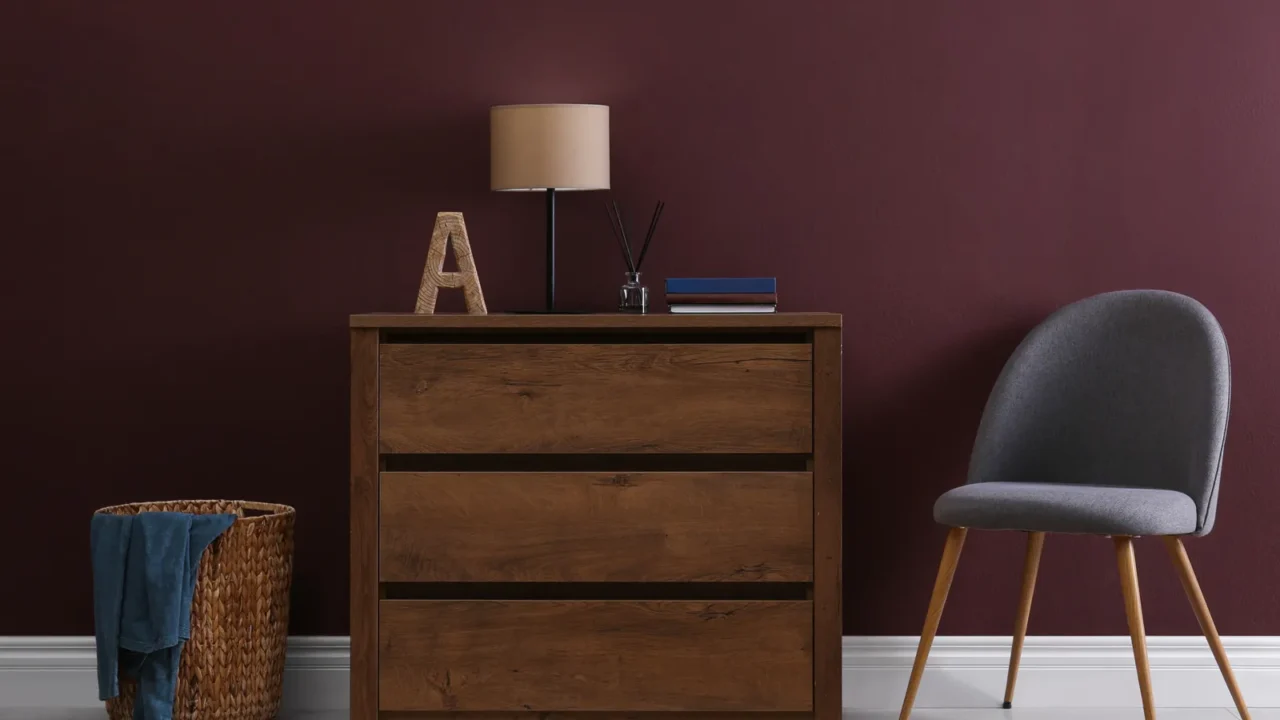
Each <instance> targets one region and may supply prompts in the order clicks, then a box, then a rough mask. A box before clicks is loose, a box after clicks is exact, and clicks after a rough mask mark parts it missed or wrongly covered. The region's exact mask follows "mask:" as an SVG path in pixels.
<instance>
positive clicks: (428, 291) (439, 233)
mask: <svg viewBox="0 0 1280 720" xmlns="http://www.w3.org/2000/svg"><path fill="white" fill-rule="evenodd" d="M450 242H452V243H453V255H454V257H456V258H457V259H458V272H444V254H445V250H446V248H447V247H448V245H449V243H450ZM442 287H446V288H456V287H460V288H462V294H463V297H464V298H465V299H466V302H467V313H468V314H471V315H487V314H489V311H488V309H486V308H485V306H484V294H483V293H481V292H480V276H479V275H478V274H476V261H475V258H473V257H471V241H469V240H468V239H467V225H466V223H464V222H463V221H462V213H460V212H442V213H437V214H436V227H435V230H433V231H432V232H431V248H430V249H429V250H427V266H426V267H425V268H423V270H422V285H421V286H420V287H419V288H418V305H417V307H415V308H414V309H413V311H414V312H415V313H421V314H427V315H430V314H431V313H434V312H435V311H436V295H437V294H438V293H439V292H440V288H442Z"/></svg>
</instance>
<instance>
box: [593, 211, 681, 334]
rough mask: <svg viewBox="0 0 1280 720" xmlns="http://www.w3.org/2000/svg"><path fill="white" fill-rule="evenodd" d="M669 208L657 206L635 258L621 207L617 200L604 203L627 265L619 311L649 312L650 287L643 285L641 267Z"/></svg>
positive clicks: (619, 295) (619, 300)
mask: <svg viewBox="0 0 1280 720" xmlns="http://www.w3.org/2000/svg"><path fill="white" fill-rule="evenodd" d="M666 206H667V204H666V203H665V202H663V201H661V200H659V201H658V204H657V205H655V206H654V208H653V217H651V218H650V219H649V231H648V232H647V233H645V236H644V244H643V245H641V246H640V255H639V257H636V256H635V255H634V254H633V253H632V252H631V240H630V239H629V238H628V237H627V223H626V221H625V220H623V218H622V208H620V207H618V201H617V200H614V201H613V204H612V207H610V205H609V204H608V203H606V204H605V212H607V213H608V214H609V227H610V229H612V230H613V236H614V238H615V239H616V240H617V241H618V247H620V248H621V249H622V260H623V262H625V263H626V264H627V272H626V275H625V279H626V281H625V282H624V283H623V284H622V289H621V290H619V291H618V310H619V312H635V313H646V312H649V288H647V287H645V286H644V284H643V283H641V282H640V267H641V266H642V265H644V258H645V256H646V255H648V254H649V244H650V243H652V242H653V234H654V233H655V232H656V231H657V230H658V221H659V220H661V219H662V210H663V209H664V208H666Z"/></svg>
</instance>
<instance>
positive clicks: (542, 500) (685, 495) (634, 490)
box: [379, 472, 813, 582]
mask: <svg viewBox="0 0 1280 720" xmlns="http://www.w3.org/2000/svg"><path fill="white" fill-rule="evenodd" d="M381 482H382V490H381V493H380V501H379V504H380V506H381V517H380V523H379V527H380V534H381V539H380V543H379V547H380V558H381V559H380V563H379V567H380V572H381V579H382V581H383V582H657V581H691V582H718V581H732V582H750V581H778V582H808V581H810V580H812V579H813V481H812V476H811V475H810V474H809V473H804V472H775V473H770V472H763V473H712V472H702V473H383V474H382V480H381Z"/></svg>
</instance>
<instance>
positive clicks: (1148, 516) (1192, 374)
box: [934, 290, 1231, 535]
mask: <svg viewBox="0 0 1280 720" xmlns="http://www.w3.org/2000/svg"><path fill="white" fill-rule="evenodd" d="M1230 383H1231V380H1230V369H1229V362H1228V358H1227V344H1226V339H1225V338H1224V337H1223V334H1222V329H1221V328H1220V327H1219V326H1218V322H1217V321H1216V320H1215V319H1214V317H1213V315H1211V314H1210V313H1209V311H1208V310H1207V309H1205V307H1204V306H1203V305H1201V304H1200V303H1198V302H1196V301H1195V300H1193V299H1191V298H1189V297H1186V296H1184V295H1179V294H1177V293H1171V292H1164V291H1159V290H1129V291H1123V292H1113V293H1106V294H1104V295H1097V296H1094V297H1091V298H1087V299H1085V300H1081V301H1079V302H1076V303H1073V304H1071V305H1068V306H1067V307H1065V308H1062V309H1061V310H1059V311H1058V312H1056V313H1054V314H1053V315H1051V316H1050V317H1049V318H1048V319H1046V320H1045V321H1044V322H1043V323H1041V324H1040V325H1039V326H1038V327H1036V328H1035V329H1034V330H1032V332H1031V334H1030V335H1028V336H1027V338H1026V339H1025V340H1023V341H1022V344H1020V345H1019V346H1018V348H1017V350H1015V351H1014V353H1013V356H1012V357H1011V358H1010V359H1009V361H1008V363H1007V364H1006V365H1005V367H1004V371H1003V372H1001V373H1000V377H999V379H998V380H997V381H996V385H995V388H994V389H993V390H992V392H991V397H990V399H989V400H988V401H987V407H986V410H985V411H984V413H983V416H982V423H981V425H980V426H979V429H978V438H977V442H976V443H975V445H974V450H973V456H972V459H971V461H970V465H969V479H968V483H969V484H967V485H964V486H962V487H960V488H957V489H955V490H952V491H951V492H948V493H946V494H945V495H943V496H942V497H941V498H940V499H939V500H938V502H937V504H936V505H935V506H934V518H935V519H936V520H937V521H938V522H940V523H943V524H945V525H951V526H953V527H973V528H984V529H993V530H1029V531H1044V532H1064V533H1094V534H1099V535H1192V534H1194V535H1204V534H1206V533H1208V532H1209V530H1211V529H1212V527H1213V520H1214V516H1215V514H1216V509H1217V499H1218V475H1219V471H1220V468H1221V463H1222V450H1223V443H1224V441H1225V437H1226V431H1227V410H1228V408H1227V406H1228V398H1229V397H1230V392H1231V388H1230Z"/></svg>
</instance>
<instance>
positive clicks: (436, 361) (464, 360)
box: [378, 343, 813, 453]
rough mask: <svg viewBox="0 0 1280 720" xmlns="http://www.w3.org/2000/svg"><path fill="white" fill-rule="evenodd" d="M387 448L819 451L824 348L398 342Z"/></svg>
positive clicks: (387, 363)
mask: <svg viewBox="0 0 1280 720" xmlns="http://www.w3.org/2000/svg"><path fill="white" fill-rule="evenodd" d="M378 383H379V392H378V395H379V404H380V411H381V415H380V427H379V443H380V446H381V450H382V452H386V453H808V452H810V451H811V450H812V448H813V433H812V422H813V419H812V415H813V397H812V394H813V364H812V347H811V346H810V345H807V344H800V343H759V344H744V343H735V344H697V343H689V344H664V343H634V344H612V345H611V344H572V343H566V344H545V345H544V344H503V345H497V344H494V345H490V344H480V343H454V344H384V345H381V346H380V354H379V380H378Z"/></svg>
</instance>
